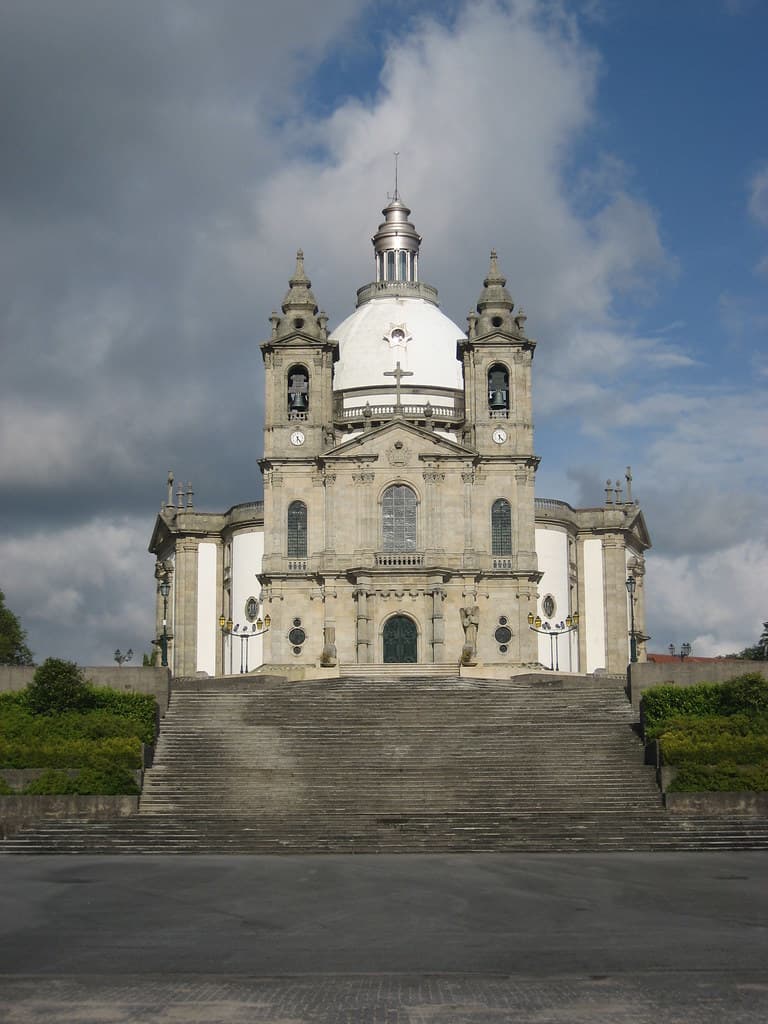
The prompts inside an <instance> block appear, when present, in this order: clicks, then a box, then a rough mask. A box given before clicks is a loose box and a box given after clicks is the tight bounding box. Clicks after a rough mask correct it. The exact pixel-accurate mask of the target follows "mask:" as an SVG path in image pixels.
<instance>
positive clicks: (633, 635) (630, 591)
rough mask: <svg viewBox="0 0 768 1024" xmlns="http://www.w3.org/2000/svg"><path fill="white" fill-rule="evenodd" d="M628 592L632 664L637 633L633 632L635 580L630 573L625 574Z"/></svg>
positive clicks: (634, 659)
mask: <svg viewBox="0 0 768 1024" xmlns="http://www.w3.org/2000/svg"><path fill="white" fill-rule="evenodd" d="M625 586H626V588H627V593H628V594H629V660H630V662H631V663H632V664H633V665H634V664H635V662H636V661H637V633H636V632H635V588H636V587H637V580H636V579H635V577H634V576H633V575H632V573H630V574H629V576H627V581H626V584H625Z"/></svg>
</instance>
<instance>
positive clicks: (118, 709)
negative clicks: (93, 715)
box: [91, 686, 157, 743]
mask: <svg viewBox="0 0 768 1024" xmlns="http://www.w3.org/2000/svg"><path fill="white" fill-rule="evenodd" d="M91 693H92V700H93V707H94V708H96V709H98V710H100V711H103V712H108V713H109V714H111V715H114V716H117V717H120V718H123V719H125V720H126V721H128V722H130V723H131V725H132V726H133V729H134V735H135V736H138V737H139V738H140V739H141V741H142V743H154V741H155V735H156V733H157V702H156V700H155V698H154V697H152V696H150V695H149V694H146V693H127V692H121V691H119V690H110V689H109V687H107V686H93V687H91Z"/></svg>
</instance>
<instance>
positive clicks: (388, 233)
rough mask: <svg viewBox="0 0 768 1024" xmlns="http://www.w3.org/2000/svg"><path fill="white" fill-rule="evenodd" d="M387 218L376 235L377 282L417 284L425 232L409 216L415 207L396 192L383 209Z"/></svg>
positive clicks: (374, 239)
mask: <svg viewBox="0 0 768 1024" xmlns="http://www.w3.org/2000/svg"><path fill="white" fill-rule="evenodd" d="M381 212H382V213H383V214H384V222H383V223H382V224H380V225H379V230H378V231H377V232H376V234H375V235H374V236H373V238H372V239H371V241H372V242H373V250H374V254H375V260H376V281H377V283H383V282H386V283H390V282H391V283H393V284H394V283H403V284H415V283H416V282H417V281H418V280H419V245H420V244H421V235H420V234H419V233H418V231H417V230H416V228H415V227H414V226H413V224H411V222H410V221H409V220H408V217H409V216H410V213H411V211H410V210H409V209H408V207H407V206H406V205H405V203H404V202H403V201H402V200H401V199H400V196H399V194H398V193H397V192H395V195H394V197H393V198H392V200H391V201H390V202H389V203H388V205H387V206H385V207H384V209H383V210H382V211H381Z"/></svg>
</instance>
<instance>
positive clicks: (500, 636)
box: [493, 626, 512, 644]
mask: <svg viewBox="0 0 768 1024" xmlns="http://www.w3.org/2000/svg"><path fill="white" fill-rule="evenodd" d="M493 635H494V636H495V637H496V643H497V644H508V643H509V641H510V640H511V639H512V630H511V629H510V628H509V626H499V628H498V629H497V630H496V632H495V633H494V634H493Z"/></svg>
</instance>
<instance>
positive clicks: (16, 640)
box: [0, 590, 32, 665]
mask: <svg viewBox="0 0 768 1024" xmlns="http://www.w3.org/2000/svg"><path fill="white" fill-rule="evenodd" d="M26 640H27V634H26V632H25V630H23V629H22V628H21V623H20V622H19V620H18V619H17V618H16V616H15V615H14V614H13V612H12V611H11V609H10V608H6V607H5V594H4V593H3V592H2V590H0V665H31V664H32V651H30V649H29V648H28V647H27V644H26Z"/></svg>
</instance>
